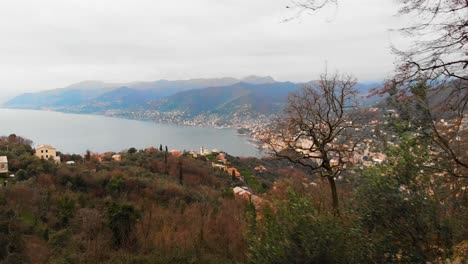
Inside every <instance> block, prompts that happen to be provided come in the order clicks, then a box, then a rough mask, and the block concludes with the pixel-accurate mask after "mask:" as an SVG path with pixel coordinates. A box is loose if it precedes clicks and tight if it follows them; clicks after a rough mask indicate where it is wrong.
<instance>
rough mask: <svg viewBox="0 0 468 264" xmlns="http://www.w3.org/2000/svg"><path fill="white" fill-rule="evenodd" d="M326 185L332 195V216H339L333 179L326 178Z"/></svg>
mask: <svg viewBox="0 0 468 264" xmlns="http://www.w3.org/2000/svg"><path fill="white" fill-rule="evenodd" d="M327 179H328V183H329V184H330V190H331V195H332V207H333V214H334V215H335V216H340V209H339V207H338V193H337V192H336V182H335V178H334V177H332V176H327Z"/></svg>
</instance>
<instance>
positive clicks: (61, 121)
mask: <svg viewBox="0 0 468 264" xmlns="http://www.w3.org/2000/svg"><path fill="white" fill-rule="evenodd" d="M0 122H1V124H2V125H1V127H0V132H1V133H0V134H2V135H8V134H12V133H15V134H16V135H18V136H22V137H25V138H28V139H31V140H32V141H33V145H34V146H37V145H41V144H49V145H53V146H54V147H56V148H57V151H61V152H63V153H77V154H83V153H85V152H86V150H90V151H92V152H106V151H115V152H118V151H122V150H125V149H128V148H131V147H134V148H136V149H145V148H148V147H157V148H159V145H160V144H162V145H163V146H167V147H168V149H170V150H180V151H183V150H187V151H189V150H197V151H198V150H199V149H200V147H202V146H203V147H205V148H207V149H210V150H211V149H218V150H220V151H225V152H227V153H229V154H230V155H233V156H243V157H259V156H260V155H261V152H260V150H259V149H258V147H257V146H256V145H255V144H253V143H252V142H251V141H250V139H249V137H248V136H242V135H238V134H237V131H236V130H235V129H232V128H222V129H218V128H211V127H193V126H180V125H171V124H159V123H154V122H145V121H136V120H128V119H121V118H113V117H105V116H98V115H78V114H65V113H58V112H52V111H36V110H16V109H0Z"/></svg>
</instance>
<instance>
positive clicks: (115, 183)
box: [106, 176, 124, 194]
mask: <svg viewBox="0 0 468 264" xmlns="http://www.w3.org/2000/svg"><path fill="white" fill-rule="evenodd" d="M106 188H107V190H109V192H111V193H113V194H118V193H120V192H121V191H123V188H124V182H123V179H122V177H120V176H119V177H115V178H112V179H110V181H109V183H107V186H106Z"/></svg>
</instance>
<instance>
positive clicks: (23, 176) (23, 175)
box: [15, 169, 29, 181]
mask: <svg viewBox="0 0 468 264" xmlns="http://www.w3.org/2000/svg"><path fill="white" fill-rule="evenodd" d="M15 176H16V179H17V180H18V181H25V180H27V179H29V177H28V173H27V172H26V171H25V170H23V169H19V170H18V171H17V172H16V175H15Z"/></svg>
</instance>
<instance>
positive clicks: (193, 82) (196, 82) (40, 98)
mask: <svg viewBox="0 0 468 264" xmlns="http://www.w3.org/2000/svg"><path fill="white" fill-rule="evenodd" d="M243 81H245V82H250V83H257V84H261V83H273V82H275V80H274V79H273V78H271V77H269V76H267V77H258V76H248V77H246V78H244V79H235V78H216V79H190V80H176V81H168V80H158V81H154V82H132V83H105V82H100V81H84V82H80V83H76V84H72V85H70V86H67V87H64V88H58V89H53V90H47V91H43V92H38V93H26V94H22V95H19V96H17V97H14V98H13V99H11V100H9V101H7V102H5V103H4V104H3V106H4V107H8V108H25V109H54V108H61V107H64V106H78V105H82V104H90V103H92V102H93V101H94V102H96V99H98V98H99V97H100V96H101V95H104V94H108V93H113V92H117V93H121V92H122V91H119V89H122V88H124V87H125V88H128V89H131V90H133V91H135V93H138V94H139V95H140V96H141V97H145V95H147V96H149V99H151V100H155V99H160V98H164V97H167V96H170V95H173V94H176V93H177V92H180V91H186V90H192V89H202V88H206V87H214V86H227V85H232V84H235V83H238V82H243ZM111 96H112V95H108V97H111Z"/></svg>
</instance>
